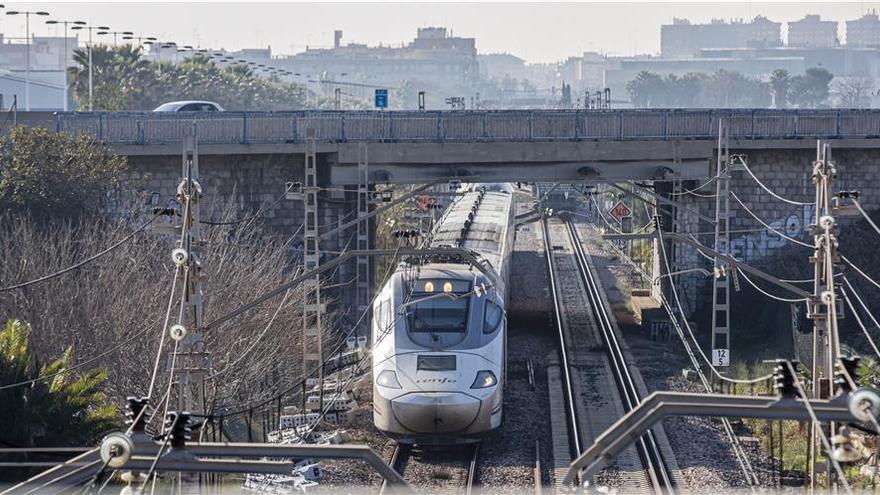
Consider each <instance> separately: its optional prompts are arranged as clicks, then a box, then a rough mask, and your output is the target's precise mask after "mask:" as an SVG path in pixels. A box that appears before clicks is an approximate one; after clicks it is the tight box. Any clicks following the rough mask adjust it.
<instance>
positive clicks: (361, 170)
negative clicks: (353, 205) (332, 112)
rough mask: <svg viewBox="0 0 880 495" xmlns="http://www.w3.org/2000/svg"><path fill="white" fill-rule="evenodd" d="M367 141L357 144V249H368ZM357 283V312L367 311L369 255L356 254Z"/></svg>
mask: <svg viewBox="0 0 880 495" xmlns="http://www.w3.org/2000/svg"><path fill="white" fill-rule="evenodd" d="M368 164H369V160H368V156H367V143H364V142H362V143H360V146H358V189H357V207H358V211H357V215H358V223H357V248H358V249H359V250H367V249H370V221H369V218H367V215H368V214H369V213H370V182H369V181H370V174H369V171H368ZM356 277H357V283H356V291H355V292H356V295H355V305H356V307H357V314H358V315H361V314H364V312H365V311H367V309H368V308H367V305H368V304H369V301H370V257H369V256H358V258H357V272H356ZM369 322H370V319H369V318H363V319H362V320H361V324H360V328H359V329H358V335H367V330H365V329H368V328H369Z"/></svg>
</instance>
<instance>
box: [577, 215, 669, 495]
mask: <svg viewBox="0 0 880 495" xmlns="http://www.w3.org/2000/svg"><path fill="white" fill-rule="evenodd" d="M565 225H566V229H567V230H568V234H569V238H570V240H571V243H572V248H573V250H574V253H575V258H576V260H577V265H578V272H579V275H580V277H581V280H582V281H583V283H584V287H585V288H586V290H587V295H588V296H589V298H590V302H591V306H592V309H593V313H594V315H595V317H596V322H597V323H598V325H599V329H600V330H601V334H602V338H603V340H604V341H605V347H606V351H607V352H608V356H609V361H610V364H611V371H612V373H613V375H614V380H615V382H616V383H617V388H618V390H619V391H620V394H621V398H622V399H623V405H624V407H625V409H626V412H627V413H628V412H630V411H632V410H633V409H635V408H636V407H637V406H638V405H639V403H640V402H641V397H640V394H639V391H638V387H636V384H635V381H634V379H633V376H632V373H630V370H629V367H628V366H627V363H626V358H625V356H624V354H623V350H622V348H621V346H620V342H619V341H618V339H617V335H616V334H615V332H614V327H613V325H612V324H611V319H610V316H609V314H608V309H607V308H606V306H605V303H604V301H603V300H602V297H601V291H600V289H599V287H598V284H597V283H596V279H595V276H594V275H593V273H592V270H591V269H590V264H589V262H588V259H587V255H586V254H585V252H584V248H583V245H582V244H581V241H580V236H579V235H578V233H577V228H576V227H575V225H574V222H572V221H571V220H566V221H565ZM636 448H637V450H638V452H639V457H641V459H642V463H643V464H644V466H645V469H646V471H647V473H648V475H649V477H650V478H651V482H652V483H653V485H654V491H655V492H656V493H674V483H673V481H672V476H671V474H670V472H669V468H668V466H667V465H666V462H665V460H664V459H663V453H662V452H661V451H660V446H659V444H658V442H657V439H656V437H655V435H654V432H653V431H651V430H648V431H647V433H645V435H643V436H642V437H641V438H639V440H638V442H636Z"/></svg>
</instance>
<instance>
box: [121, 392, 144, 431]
mask: <svg viewBox="0 0 880 495" xmlns="http://www.w3.org/2000/svg"><path fill="white" fill-rule="evenodd" d="M125 400H126V402H127V404H126V406H125V418H126V420H125V423H126V424H127V425H132V427H131V431H133V432H142V431H144V430H145V429H146V426H147V423H148V422H149V419H150V418H149V417H148V416H149V415H148V413H149V412H148V411H146V410H145V409H147V408H148V407H149V405H150V398H149V397H126V399H125Z"/></svg>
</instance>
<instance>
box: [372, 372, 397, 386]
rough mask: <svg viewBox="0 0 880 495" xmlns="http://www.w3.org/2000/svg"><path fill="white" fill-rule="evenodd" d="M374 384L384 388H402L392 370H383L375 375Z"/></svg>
mask: <svg viewBox="0 0 880 495" xmlns="http://www.w3.org/2000/svg"><path fill="white" fill-rule="evenodd" d="M376 385H378V386H380V387H385V388H403V387H401V386H400V382H399V381H397V373H395V372H394V370H383V371H381V372H380V373H379V376H377V377H376Z"/></svg>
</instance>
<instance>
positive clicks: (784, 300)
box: [736, 267, 807, 303]
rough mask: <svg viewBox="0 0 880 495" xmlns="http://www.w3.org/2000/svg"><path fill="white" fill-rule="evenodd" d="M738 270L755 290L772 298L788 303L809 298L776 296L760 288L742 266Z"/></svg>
mask: <svg viewBox="0 0 880 495" xmlns="http://www.w3.org/2000/svg"><path fill="white" fill-rule="evenodd" d="M736 270H737V271H738V272H739V274H740V275H742V276H743V278H745V279H746V282H748V283H749V285H751V286H752V287H754V288H755V290H757V291H758V292H760V293H761V294H764V295H765V296H767V297H769V298H770V299H775V300H777V301H781V302H786V303H798V302H804V301H806V300H807V298H806V297H804V298H801V299H786V298H784V297H779V296H774V295H773V294H771V293H769V292H767V291H765V290H764V289H762V288H760V287H759V286H758V284H756V283H755V282H753V281H752V279H750V278H749V276H748V275H746V272H745V271H743V269H742V268H740V267H736Z"/></svg>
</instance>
